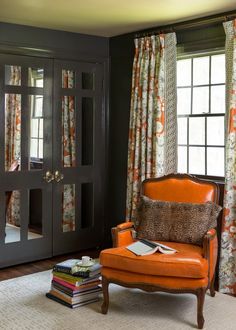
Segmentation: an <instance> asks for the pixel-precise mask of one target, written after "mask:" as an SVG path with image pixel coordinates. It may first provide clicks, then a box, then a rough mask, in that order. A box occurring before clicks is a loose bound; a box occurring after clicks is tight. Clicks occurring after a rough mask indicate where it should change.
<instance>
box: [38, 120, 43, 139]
mask: <svg viewBox="0 0 236 330" xmlns="http://www.w3.org/2000/svg"><path fill="white" fill-rule="evenodd" d="M39 138H41V139H42V138H43V118H41V119H39Z"/></svg>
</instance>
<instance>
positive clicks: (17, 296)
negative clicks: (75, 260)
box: [0, 271, 236, 330]
mask: <svg viewBox="0 0 236 330" xmlns="http://www.w3.org/2000/svg"><path fill="white" fill-rule="evenodd" d="M50 281H51V272H50V271H46V272H41V273H36V274H33V275H27V276H23V277H19V278H16V279H12V280H7V281H2V282H0V329H4V330H14V329H17V330H35V329H37V330H38V329H47V330H62V329H63V330H64V329H65V330H75V329H76V330H119V329H122V330H128V329H129V330H142V329H143V330H144V329H145V330H147V329H148V330H158V329H161V330H185V329H196V298H195V296H193V295H186V294H184V295H171V294H165V293H146V292H142V291H140V290H131V289H126V288H122V287H119V286H116V285H110V307H109V311H108V314H107V315H103V314H101V313H100V307H101V303H102V297H101V300H100V301H99V302H96V303H93V304H90V305H87V306H82V307H79V308H76V309H74V310H72V309H70V308H68V307H65V306H63V305H61V304H59V303H57V302H54V301H52V300H50V299H48V298H46V297H45V293H46V292H47V291H48V290H49V287H50ZM204 314H205V329H209V330H210V329H212V330H231V329H232V330H235V329H236V298H233V297H230V296H227V295H223V294H220V293H218V294H217V295H216V297H215V298H211V297H210V296H209V295H207V296H206V301H205V309H204Z"/></svg>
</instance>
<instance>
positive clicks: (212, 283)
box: [210, 275, 216, 297]
mask: <svg viewBox="0 0 236 330" xmlns="http://www.w3.org/2000/svg"><path fill="white" fill-rule="evenodd" d="M214 284H215V275H214V276H213V278H212V280H211V283H210V295H211V297H215V294H216V292H215V287H214Z"/></svg>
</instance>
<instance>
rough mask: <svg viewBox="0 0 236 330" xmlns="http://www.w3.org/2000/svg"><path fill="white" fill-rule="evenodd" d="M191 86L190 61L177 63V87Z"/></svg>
mask: <svg viewBox="0 0 236 330" xmlns="http://www.w3.org/2000/svg"><path fill="white" fill-rule="evenodd" d="M190 85H191V59H187V60H180V61H177V86H190Z"/></svg>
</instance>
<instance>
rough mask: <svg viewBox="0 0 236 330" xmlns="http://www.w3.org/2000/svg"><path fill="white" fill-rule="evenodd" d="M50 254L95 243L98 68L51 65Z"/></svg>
mask: <svg viewBox="0 0 236 330" xmlns="http://www.w3.org/2000/svg"><path fill="white" fill-rule="evenodd" d="M54 72H55V80H54V93H55V100H56V101H55V104H54V120H53V125H54V130H53V131H54V139H53V141H54V142H53V167H54V184H53V201H54V203H53V205H54V209H53V233H54V235H53V238H54V239H53V251H54V254H61V253H64V252H70V251H75V250H76V249H77V250H78V249H85V248H86V249H87V248H89V247H96V246H98V245H99V244H100V243H101V240H102V234H103V223H102V218H103V217H102V199H101V198H102V166H101V164H102V162H103V158H104V157H103V138H102V135H103V133H102V132H103V130H104V129H103V107H102V67H101V65H100V64H91V63H77V62H66V61H55V65H54Z"/></svg>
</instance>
